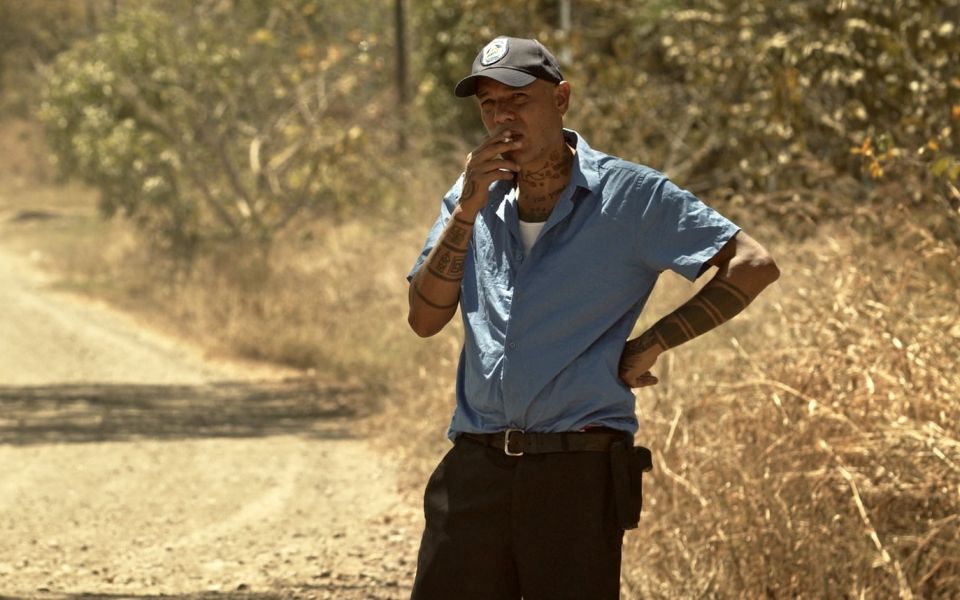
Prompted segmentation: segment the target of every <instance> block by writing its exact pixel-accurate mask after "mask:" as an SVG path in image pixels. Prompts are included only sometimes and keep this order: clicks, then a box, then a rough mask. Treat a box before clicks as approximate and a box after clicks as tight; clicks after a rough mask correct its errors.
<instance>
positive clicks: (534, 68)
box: [453, 36, 563, 98]
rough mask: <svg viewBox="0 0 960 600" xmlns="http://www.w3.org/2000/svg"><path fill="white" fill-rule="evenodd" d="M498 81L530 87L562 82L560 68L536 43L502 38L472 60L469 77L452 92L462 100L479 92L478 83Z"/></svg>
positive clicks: (540, 45) (511, 85)
mask: <svg viewBox="0 0 960 600" xmlns="http://www.w3.org/2000/svg"><path fill="white" fill-rule="evenodd" d="M481 77H489V78H490V79H495V80H497V81H499V82H500V83H502V84H504V85H509V86H510V87H523V86H526V85H530V84H531V83H533V82H534V80H536V79H538V78H539V79H545V80H547V81H549V82H551V83H560V82H561V81H563V75H561V74H560V65H559V64H557V59H555V58H554V57H553V55H552V54H550V51H549V50H547V49H546V47H544V45H543V44H541V43H540V42H538V41H537V40H528V39H524V38H513V37H505V36H500V37H497V38H495V39H494V40H493V41H491V42H490V43H489V44H487V45H486V46H484V47H483V50H481V51H480V53H479V54H477V57H476V58H475V59H474V60H473V69H472V71H471V72H470V75H468V76H466V77H464V78H463V79H461V80H460V82H459V83H458V84H457V86H456V87H455V88H454V89H453V93H454V94H456V95H457V96H459V97H461V98H466V97H468V96H473V95H474V94H476V93H477V80H478V79H480V78H481Z"/></svg>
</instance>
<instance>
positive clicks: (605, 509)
mask: <svg viewBox="0 0 960 600" xmlns="http://www.w3.org/2000/svg"><path fill="white" fill-rule="evenodd" d="M424 513H425V516H426V528H425V530H424V533H423V540H422V541H421V544H420V553H419V556H418V560H417V576H416V579H415V581H414V585H413V596H412V598H413V600H451V599H456V600H471V599H476V600H519V599H520V598H521V597H522V598H523V599H524V600H564V599H570V600H574V599H575V600H608V599H609V600H614V599H616V598H619V593H620V551H621V546H622V541H623V530H622V529H620V528H619V526H618V525H617V522H616V511H615V507H614V505H613V486H612V483H611V477H610V457H609V454H607V453H605V452H563V453H555V454H527V455H524V456H520V457H514V456H507V455H505V454H504V453H503V451H502V450H499V449H496V448H492V447H489V446H484V445H482V444H480V443H478V442H475V441H473V440H467V439H465V438H462V437H461V438H458V440H457V443H456V444H454V447H453V448H452V449H451V450H450V451H449V452H448V453H447V455H446V456H445V457H444V458H443V460H442V461H441V462H440V465H439V466H438V467H437V469H436V470H435V471H434V473H433V475H432V476H431V477H430V480H429V481H428V483H427V488H426V492H425V494H424Z"/></svg>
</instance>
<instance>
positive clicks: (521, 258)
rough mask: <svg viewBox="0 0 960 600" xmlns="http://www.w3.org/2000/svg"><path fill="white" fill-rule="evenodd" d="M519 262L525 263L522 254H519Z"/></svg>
mask: <svg viewBox="0 0 960 600" xmlns="http://www.w3.org/2000/svg"><path fill="white" fill-rule="evenodd" d="M517 260H518V261H520V262H523V255H522V254H520V253H517Z"/></svg>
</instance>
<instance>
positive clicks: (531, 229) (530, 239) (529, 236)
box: [518, 219, 546, 256]
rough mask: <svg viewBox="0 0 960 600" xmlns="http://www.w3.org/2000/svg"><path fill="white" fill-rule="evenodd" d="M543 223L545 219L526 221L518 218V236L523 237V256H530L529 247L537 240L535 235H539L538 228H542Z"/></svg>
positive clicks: (544, 223)
mask: <svg viewBox="0 0 960 600" xmlns="http://www.w3.org/2000/svg"><path fill="white" fill-rule="evenodd" d="M518 220H519V219H518ZM544 225H546V221H540V222H538V223H527V222H526V221H523V220H520V237H521V238H522V239H523V255H524V256H530V249H531V248H533V244H534V242H536V241H537V236H539V235H540V230H541V229H543V226H544Z"/></svg>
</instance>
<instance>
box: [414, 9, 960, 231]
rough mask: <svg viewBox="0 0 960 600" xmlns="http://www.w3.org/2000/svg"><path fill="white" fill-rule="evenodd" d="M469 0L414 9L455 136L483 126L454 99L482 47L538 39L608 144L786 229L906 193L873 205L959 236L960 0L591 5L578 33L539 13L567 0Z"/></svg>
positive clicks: (432, 87) (439, 100)
mask: <svg viewBox="0 0 960 600" xmlns="http://www.w3.org/2000/svg"><path fill="white" fill-rule="evenodd" d="M466 4H467V5H468V6H466V7H465V8H464V9H463V10H462V11H461V10H457V9H455V8H453V7H452V6H451V5H450V4H449V3H446V2H443V1H442V0H435V1H434V2H433V3H432V4H431V5H430V7H429V9H428V10H423V11H421V12H420V13H419V15H418V16H419V18H420V19H421V22H422V27H423V28H424V29H425V30H436V31H438V32H439V33H438V34H436V35H435V36H434V37H433V38H432V39H430V40H428V41H427V42H426V44H425V52H426V53H427V54H428V56H429V57H430V58H429V59H425V60H426V62H427V63H428V64H429V65H430V67H431V68H430V70H431V75H430V79H428V80H427V84H426V85H425V86H421V90H422V91H423V92H424V96H425V98H424V100H423V103H424V104H425V105H427V106H429V107H431V113H432V114H438V115H442V114H443V113H453V114H457V115H458V119H457V120H456V121H451V122H449V123H444V125H447V126H450V127H455V128H458V129H459V130H460V131H464V130H466V131H469V127H470V126H469V125H465V123H470V122H476V121H477V119H476V118H475V117H474V116H473V115H472V114H471V110H472V106H470V105H469V104H466V103H460V105H458V106H456V107H453V106H451V103H450V102H451V101H450V100H449V99H448V97H449V89H450V87H451V85H452V84H453V83H454V82H455V81H456V80H457V79H458V78H459V77H462V76H463V75H465V74H466V73H467V72H468V70H469V60H470V59H471V58H472V56H473V55H474V54H475V52H476V51H477V49H478V48H480V47H481V46H482V44H483V43H485V42H486V41H487V40H489V39H490V38H491V37H492V36H493V35H497V34H505V35H523V36H537V37H539V38H540V39H541V40H542V41H544V42H545V43H547V44H548V45H549V46H552V47H553V48H554V50H556V51H557V53H558V54H560V55H561V56H563V55H564V52H566V53H567V56H568V60H567V63H566V64H565V65H563V66H564V74H565V76H566V77H567V79H568V80H570V81H571V82H572V84H573V86H574V105H573V109H572V114H571V119H570V121H571V123H572V124H573V125H574V126H575V127H577V128H582V129H583V131H584V132H585V133H586V134H588V136H589V139H591V140H595V145H598V146H599V147H602V148H613V149H614V151H616V152H619V153H621V154H624V155H626V156H627V157H628V158H634V159H636V160H640V161H642V162H646V163H647V164H650V165H651V166H654V167H656V168H659V169H662V170H664V171H666V172H667V173H668V174H669V175H671V176H672V177H674V178H675V179H677V180H678V181H680V182H681V183H682V184H684V185H685V186H687V187H689V188H691V189H692V190H694V191H696V192H698V193H704V194H709V195H710V196H712V197H714V198H716V197H718V196H719V197H720V198H723V199H726V200H728V201H731V202H732V203H733V204H734V205H736V204H743V203H745V202H749V206H750V207H751V208H753V209H756V208H760V209H763V210H764V211H765V212H766V213H767V214H768V215H770V216H773V217H775V218H777V219H780V220H783V221H784V222H785V223H786V224H790V225H800V226H803V225H806V226H810V225H815V224H816V222H817V220H818V219H821V218H823V217H826V216H829V215H836V214H841V213H849V212H851V211H852V210H853V208H854V207H853V206H851V205H850V204H849V202H846V201H844V199H843V198H841V199H838V198H836V196H837V195H838V194H837V193H836V192H838V191H839V192H840V193H839V195H840V196H842V197H845V198H847V199H849V198H851V197H857V198H860V199H864V198H866V197H867V196H869V195H870V193H871V190H873V189H875V188H877V187H878V186H884V184H886V183H890V182H897V183H899V184H900V185H899V186H898V187H894V188H891V187H885V186H884V187H882V191H883V196H884V198H880V197H877V196H874V197H873V199H874V200H876V201H877V202H878V203H880V204H883V203H884V202H887V200H886V198H889V197H890V196H894V197H895V201H894V202H901V201H907V202H909V203H913V204H915V205H916V207H917V208H921V209H923V210H926V211H929V212H930V213H931V214H933V215H935V216H936V219H934V221H935V222H934V223H932V225H933V226H934V227H935V228H937V229H938V230H941V229H942V230H943V231H945V232H952V234H953V235H954V236H958V235H960V227H958V226H957V222H956V209H957V208H958V207H960V193H958V192H957V189H956V188H957V185H958V177H960V142H958V140H960V137H958V135H960V132H958V126H960V77H958V72H957V70H956V56H958V55H960V31H958V26H957V25H956V24H957V23H958V22H960V3H958V2H957V0H899V1H897V2H873V1H870V0H843V1H833V2H826V3H824V2H819V1H815V0H795V1H793V2H787V3H783V2H775V1H773V0H766V1H761V2H754V3H742V2H734V1H732V0H690V1H685V2H677V1H666V0H665V1H661V2H652V3H638V4H630V5H626V6H624V5H620V4H617V5H613V4H610V3H606V2H602V1H600V0H584V1H582V2H577V3H575V4H574V10H573V15H572V17H573V25H572V27H571V29H570V31H569V32H562V31H558V29H557V23H558V16H557V13H556V10H553V11H551V10H547V9H546V7H547V5H549V6H550V7H553V8H555V6H556V3H545V2H535V1H533V0H529V1H527V2H521V3H511V4H509V5H508V7H507V6H504V5H500V4H496V5H494V6H490V5H489V4H488V3H482V2H467V3H466ZM442 107H446V109H444V108H442ZM474 127H475V126H474ZM838 185H839V186H840V187H839V188H838ZM944 225H948V226H952V229H945V228H944ZM807 228H809V227H807Z"/></svg>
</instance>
